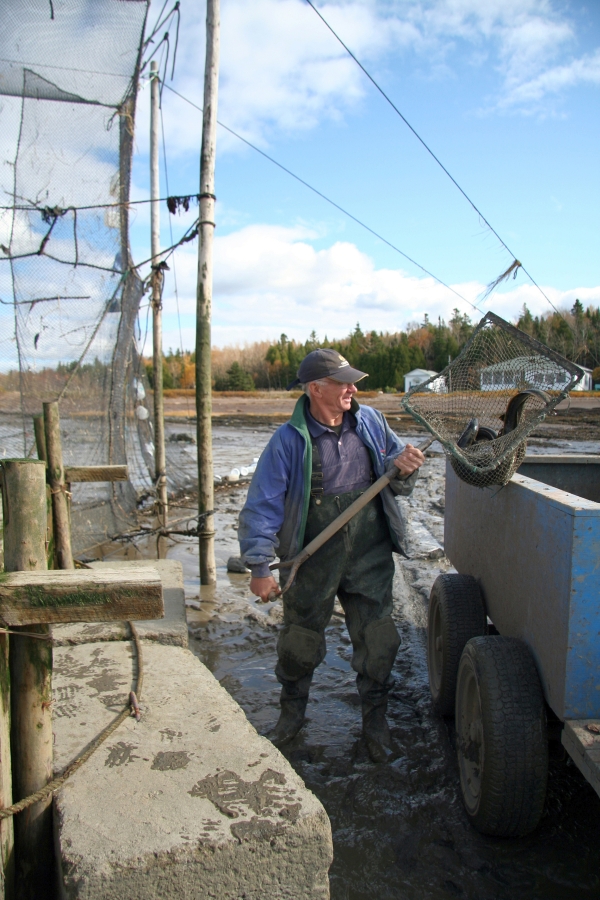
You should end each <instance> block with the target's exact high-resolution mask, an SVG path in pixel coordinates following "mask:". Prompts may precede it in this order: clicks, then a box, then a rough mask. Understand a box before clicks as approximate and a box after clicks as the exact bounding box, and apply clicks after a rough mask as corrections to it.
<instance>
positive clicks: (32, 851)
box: [2, 459, 54, 900]
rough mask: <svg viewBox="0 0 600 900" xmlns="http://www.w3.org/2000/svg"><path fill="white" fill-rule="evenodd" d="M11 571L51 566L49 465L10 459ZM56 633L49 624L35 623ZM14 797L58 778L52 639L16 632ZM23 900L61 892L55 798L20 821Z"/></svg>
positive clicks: (6, 484)
mask: <svg viewBox="0 0 600 900" xmlns="http://www.w3.org/2000/svg"><path fill="white" fill-rule="evenodd" d="M2 473H3V479H2V480H3V488H2V499H3V509H4V568H5V570H6V571H7V572H15V571H35V570H38V569H41V570H43V569H46V465H45V463H43V462H41V461H38V460H32V459H26V460H3V461H2ZM28 630H34V631H36V632H38V633H40V634H42V635H44V636H46V637H50V629H49V627H48V626H47V625H33V626H32V625H30V626H28ZM10 694H11V712H12V716H11V725H12V727H11V738H12V740H11V744H12V748H11V749H12V758H13V760H14V765H13V773H12V776H13V799H14V800H21V799H22V798H23V797H27V796H28V795H29V794H31V793H33V792H34V791H37V790H39V789H40V788H41V787H43V786H44V785H45V784H47V783H48V781H49V780H50V779H51V777H52V714H51V712H50V710H51V706H50V704H51V701H52V644H51V642H50V641H49V640H38V639H35V638H28V637H25V636H24V635H18V636H17V635H12V636H11V639H10ZM14 831H15V891H16V897H17V900H34V898H35V900H46V898H48V900H50V898H51V897H52V896H53V889H54V850H53V842H52V798H51V797H48V798H47V799H46V800H43V801H41V802H40V803H36V804H34V805H33V806H31V807H30V808H29V809H28V811H27V812H26V813H21V814H20V815H18V816H16V817H15V819H14Z"/></svg>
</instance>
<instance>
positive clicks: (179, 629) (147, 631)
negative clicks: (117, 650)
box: [52, 559, 188, 647]
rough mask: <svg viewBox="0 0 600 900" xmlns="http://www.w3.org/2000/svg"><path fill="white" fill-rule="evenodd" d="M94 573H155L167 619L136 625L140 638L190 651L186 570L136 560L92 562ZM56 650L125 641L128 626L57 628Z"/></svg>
mask: <svg viewBox="0 0 600 900" xmlns="http://www.w3.org/2000/svg"><path fill="white" fill-rule="evenodd" d="M90 565H91V567H92V568H93V569H102V568H113V569H114V568H115V567H117V566H123V567H125V566H148V567H150V568H153V569H156V570H157V572H158V574H159V575H160V578H161V581H162V585H163V599H164V604H165V615H164V618H162V619H151V620H149V621H140V622H136V623H135V626H136V628H137V631H138V634H139V635H140V637H141V638H144V639H145V640H148V641H158V642H159V643H160V644H173V645H175V646H177V647H187V645H188V629H187V622H186V618H185V593H184V588H183V568H182V566H181V563H180V562H178V561H177V560H174V559H136V560H133V561H130V560H126V561H120V560H119V561H117V562H93V563H90ZM52 637H53V640H54V645H55V646H58V647H60V646H64V645H72V644H89V643H94V642H97V641H124V640H127V639H128V638H129V629H128V628H127V625H126V623H125V622H93V623H92V622H86V623H79V624H73V625H55V626H54V628H53V629H52Z"/></svg>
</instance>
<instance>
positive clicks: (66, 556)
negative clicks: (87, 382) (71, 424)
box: [44, 400, 74, 569]
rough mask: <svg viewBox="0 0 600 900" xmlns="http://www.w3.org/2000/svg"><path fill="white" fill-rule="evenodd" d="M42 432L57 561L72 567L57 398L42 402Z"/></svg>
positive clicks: (61, 565)
mask: <svg viewBox="0 0 600 900" xmlns="http://www.w3.org/2000/svg"><path fill="white" fill-rule="evenodd" d="M44 432H45V435H46V453H47V455H48V482H49V484H50V490H51V491H52V517H53V524H54V529H53V530H54V546H55V551H56V560H57V562H58V568H59V569H72V568H73V567H74V566H73V554H72V552H71V523H70V521H69V518H70V517H69V501H68V497H67V485H66V483H65V472H64V469H63V460H62V447H61V442H60V420H59V417H58V403H57V401H56V400H51V401H50V402H48V403H44Z"/></svg>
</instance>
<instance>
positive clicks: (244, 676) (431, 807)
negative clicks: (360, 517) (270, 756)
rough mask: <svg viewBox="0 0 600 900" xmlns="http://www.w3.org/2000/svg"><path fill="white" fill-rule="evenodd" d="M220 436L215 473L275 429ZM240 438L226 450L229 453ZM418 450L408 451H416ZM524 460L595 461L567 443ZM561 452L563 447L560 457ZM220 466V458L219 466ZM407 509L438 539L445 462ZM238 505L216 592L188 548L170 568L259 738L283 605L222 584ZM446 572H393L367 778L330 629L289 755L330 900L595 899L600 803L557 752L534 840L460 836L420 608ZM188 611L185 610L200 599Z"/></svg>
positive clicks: (221, 542) (240, 583)
mask: <svg viewBox="0 0 600 900" xmlns="http://www.w3.org/2000/svg"><path fill="white" fill-rule="evenodd" d="M222 431H223V432H225V433H224V434H222V435H217V436H216V441H215V457H216V465H215V468H216V470H217V471H219V469H218V466H219V465H221V468H222V470H223V471H225V470H226V468H227V466H230V465H231V460H232V459H233V458H234V456H235V453H237V452H239V453H240V454H242V453H244V452H245V453H246V458H245V459H241V458H239V457H238V458H236V459H235V460H234V462H236V463H238V464H239V463H244V462H248V461H251V459H252V457H253V456H256V455H258V452H259V451H260V449H261V447H262V446H263V445H264V443H265V442H266V440H267V439H268V436H269V433H270V429H265V430H259V431H257V432H248V431H245V430H244V429H239V430H237V431H236V432H235V434H232V433H231V432H230V431H229V430H228V429H222ZM234 437H235V440H234ZM415 440H416V439H415ZM566 444H567V442H554V446H552V447H550V446H548V443H546V444H545V445H543V446H541V447H540V448H539V451H538V448H537V447H535V446H533V447H531V452H536V451H538V452H553V453H558V452H572V453H577V452H590V450H592V447H593V452H597V445H591V446H589V447H583V446H581V444H576V443H575V442H569V446H566ZM557 445H558V446H557ZM221 453H222V455H220V454H221ZM423 474H424V477H423V478H422V479H420V484H419V487H418V489H417V490H416V491H415V494H414V495H413V497H412V498H411V500H410V501H409V502H408V503H407V504H406V512H407V514H408V515H409V517H412V518H418V519H419V521H421V522H423V523H424V524H425V525H426V527H427V528H429V530H430V531H431V533H433V534H434V535H435V536H436V537H437V538H438V540H440V539H443V488H444V485H443V460H442V459H432V460H429V461H428V463H427V468H426V470H425V471H424V473H423ZM244 497H245V488H244V487H243V486H239V487H236V488H233V489H229V490H223V491H220V492H218V493H217V500H216V507H217V530H218V541H217V558H218V563H219V582H218V584H217V585H216V587H214V588H206V587H202V588H200V587H199V583H198V577H197V566H198V560H197V550H196V546H195V544H192V543H189V542H187V541H184V542H182V543H181V544H178V545H176V546H173V547H172V549H171V550H170V552H169V556H170V557H173V558H178V559H181V561H182V562H183V564H184V571H185V579H186V591H187V595H188V598H189V602H192V603H194V605H195V606H198V607H199V608H198V609H193V608H190V609H188V613H189V617H188V621H189V625H190V635H191V639H190V648H191V649H192V650H193V652H195V653H196V654H197V655H198V656H199V657H200V659H202V661H203V662H204V663H205V664H206V665H207V666H208V667H209V668H210V669H211V671H213V672H214V674H215V676H216V677H217V678H218V679H219V681H220V682H221V684H223V686H224V687H225V688H226V689H227V690H228V691H229V693H231V695H232V696H233V697H234V698H235V699H236V700H237V702H238V703H239V704H240V705H241V706H242V708H243V709H244V710H245V712H246V714H247V716H248V718H249V719H250V721H251V722H252V724H253V725H255V727H256V728H257V729H258V730H259V731H263V730H265V729H266V728H267V727H268V726H270V725H271V724H273V723H274V722H275V720H276V718H277V714H278V695H279V686H278V684H277V681H276V679H275V676H274V674H273V669H274V665H275V660H276V656H275V644H276V638H277V625H278V621H279V617H280V605H279V604H270V605H266V606H262V605H260V604H256V602H255V601H254V599H253V598H252V597H251V595H250V593H249V590H248V576H244V575H232V574H228V573H227V572H226V571H225V563H226V560H227V557H228V556H230V555H237V553H238V552H239V551H238V548H237V542H236V528H235V526H236V518H237V514H238V512H239V509H240V507H241V505H242V503H243V500H244ZM447 567H448V563H447V562H445V561H444V560H436V561H430V560H420V559H410V560H405V561H403V562H400V561H399V560H397V576H396V581H395V618H396V622H397V624H398V628H399V630H400V632H401V635H402V646H401V648H400V651H399V653H398V657H397V660H396V665H395V670H394V674H395V677H396V686H395V689H394V690H393V692H392V695H391V700H390V707H389V720H390V724H391V727H392V734H393V737H394V740H395V742H396V744H397V747H398V756H397V759H396V760H395V761H394V762H392V763H391V764H389V765H387V766H375V765H373V764H372V763H371V762H370V760H369V758H368V756H367V753H366V749H365V747H364V744H363V742H362V740H361V736H360V731H361V727H360V707H359V704H358V696H357V694H356V689H355V683H354V677H355V676H354V672H353V671H352V669H351V667H350V655H351V647H350V641H349V638H348V636H347V632H346V629H345V625H344V619H343V613H342V611H341V608H339V607H337V608H336V612H335V613H334V616H333V617H332V621H331V624H330V626H329V628H328V629H327V646H328V652H327V657H326V659H325V661H324V662H323V664H322V665H321V666H320V667H319V669H318V670H317V672H316V675H315V679H314V682H313V688H312V690H311V697H310V702H309V706H308V710H307V715H308V722H307V724H306V725H305V726H304V728H303V729H302V731H301V732H300V735H299V736H298V737H297V738H296V739H295V741H293V742H292V744H291V745H289V747H287V748H285V751H284V752H285V755H286V756H287V758H288V759H289V760H290V762H291V764H292V765H293V766H294V768H295V769H296V771H297V772H298V773H299V774H300V775H301V777H302V778H303V779H304V781H305V782H306V784H307V785H308V787H310V788H311V790H313V791H314V793H315V794H316V795H317V796H318V797H319V799H320V800H321V801H322V803H323V805H324V806H325V808H326V810H327V813H328V815H329V818H330V820H331V825H332V830H333V839H334V853H335V859H334V863H333V866H332V869H331V874H330V877H331V896H332V898H334V900H367V898H369V900H372V898H374V897H376V898H378V900H388V898H389V900H400V898H401V900H404V898H406V900H425V898H432V900H442V898H448V897H464V898H469V900H521V898H523V900H525V898H527V900H532V898H535V900H571V898H572V900H575V898H578V900H580V898H582V897H590V898H591V897H597V896H599V895H600V857H599V854H598V849H597V848H598V846H599V840H600V799H599V798H598V797H597V795H596V794H595V793H594V791H593V790H592V789H591V788H590V787H589V785H588V784H587V783H586V782H585V780H584V779H583V777H582V776H581V775H580V774H579V772H578V771H577V770H576V768H575V767H574V766H573V765H572V764H571V763H570V761H569V760H568V759H565V758H564V756H563V754H562V748H561V747H560V745H558V744H553V745H552V754H553V757H555V758H554V759H553V761H552V764H551V774H550V780H549V786H548V796H547V803H546V809H545V812H544V816H543V819H542V822H541V824H540V826H539V827H538V829H537V830H536V831H535V833H534V834H532V835H530V836H528V837H526V838H523V839H519V840H498V839H491V838H485V837H483V836H481V835H479V834H478V833H477V832H475V831H474V830H473V829H472V828H471V827H470V825H469V823H468V821H467V819H466V816H465V814H464V812H463V808H462V803H461V800H460V795H459V790H458V772H457V767H456V763H455V748H454V729H453V726H452V724H451V723H450V722H447V721H444V720H442V719H440V718H439V717H437V716H436V715H434V714H433V712H432V709H431V703H430V698H429V687H428V682H427V667H426V652H425V627H424V626H425V621H426V608H427V600H426V597H427V595H428V593H429V588H430V585H431V583H432V582H433V580H434V579H435V577H436V576H437V574H439V572H440V571H443V570H444V569H446V568H447ZM198 597H200V599H199V600H194V599H193V598H198Z"/></svg>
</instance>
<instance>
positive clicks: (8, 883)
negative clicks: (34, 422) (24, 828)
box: [0, 460, 15, 900]
mask: <svg viewBox="0 0 600 900" xmlns="http://www.w3.org/2000/svg"><path fill="white" fill-rule="evenodd" d="M5 463H7V464H8V465H10V463H9V462H8V460H6V461H5ZM0 488H1V489H2V517H3V525H4V541H5V544H6V534H7V520H8V504H7V500H6V496H5V488H4V469H2V468H0ZM12 797H13V792H12V769H11V753H10V667H9V636H8V635H7V634H1V635H0V806H4V807H6V806H10V805H11V803H12V802H13V800H12ZM14 844H15V836H14V828H13V820H12V818H11V819H2V820H0V854H1V859H2V879H3V885H4V893H3V896H4V897H5V898H6V900H9V898H12V897H14V877H15V855H14Z"/></svg>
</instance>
